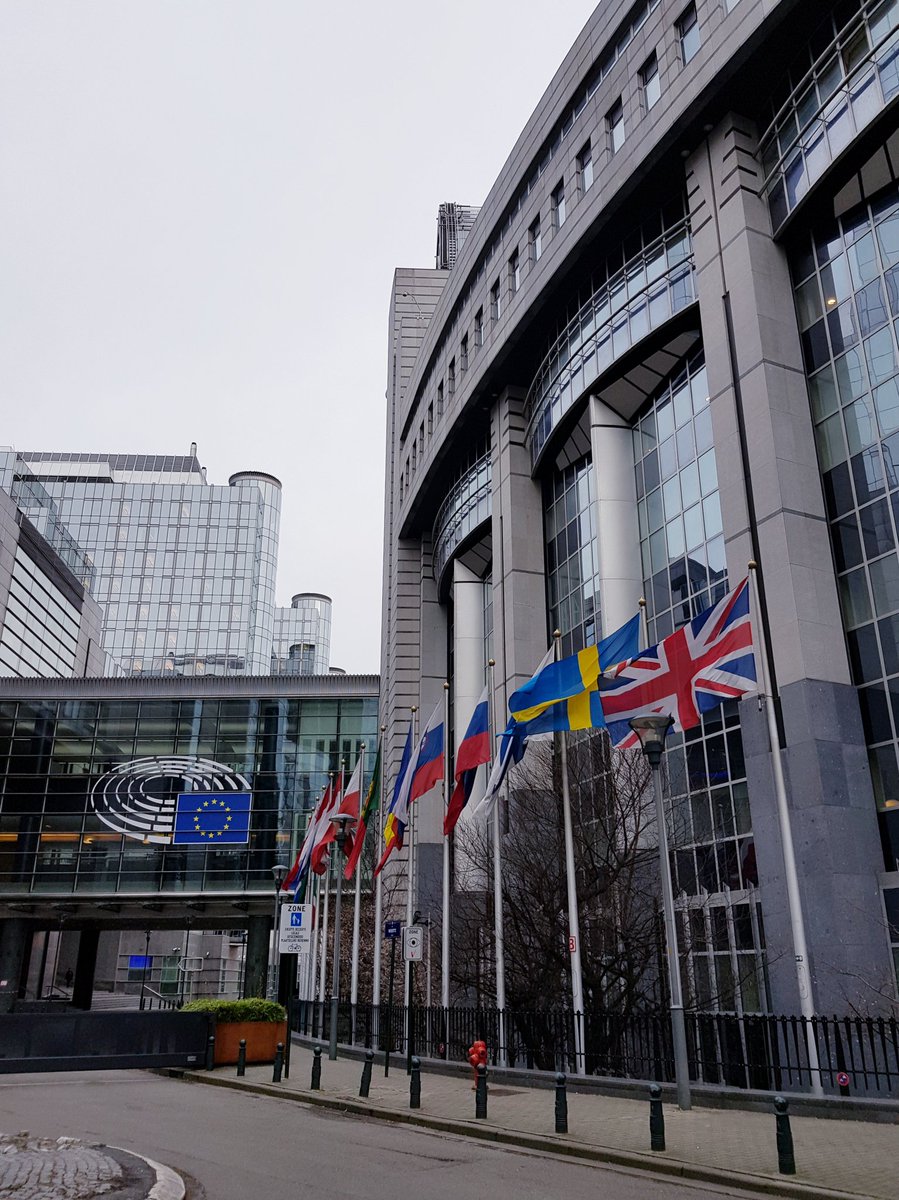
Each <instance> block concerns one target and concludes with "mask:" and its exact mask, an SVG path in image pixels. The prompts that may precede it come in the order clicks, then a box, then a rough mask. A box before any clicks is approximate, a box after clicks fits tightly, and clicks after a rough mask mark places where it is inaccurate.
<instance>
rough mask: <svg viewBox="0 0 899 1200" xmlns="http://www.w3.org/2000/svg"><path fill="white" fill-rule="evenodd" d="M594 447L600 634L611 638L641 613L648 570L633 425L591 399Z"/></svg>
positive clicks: (606, 406)
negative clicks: (639, 509) (642, 548)
mask: <svg viewBox="0 0 899 1200" xmlns="http://www.w3.org/2000/svg"><path fill="white" fill-rule="evenodd" d="M590 442H591V446H592V449H593V488H594V496H595V501H594V519H595V525H596V550H597V557H598V565H599V604H600V616H601V621H602V624H601V630H602V636H606V635H607V634H610V633H613V632H614V631H615V630H616V629H620V628H621V626H622V625H623V624H624V623H625V622H626V621H629V620H630V619H631V617H632V616H633V615H634V613H635V612H636V611H637V601H638V600H639V599H640V597H641V596H642V595H643V565H642V563H641V561H640V531H639V528H638V525H637V485H636V477H635V475H634V446H633V434H632V433H631V427H630V425H629V424H628V423H627V422H626V421H625V420H624V419H623V418H622V417H619V416H618V414H617V413H616V412H613V411H612V409H611V408H609V406H608V405H607V404H604V403H603V401H602V399H601V397H599V396H592V397H591V398H590Z"/></svg>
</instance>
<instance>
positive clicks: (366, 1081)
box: [359, 1050, 375, 1100]
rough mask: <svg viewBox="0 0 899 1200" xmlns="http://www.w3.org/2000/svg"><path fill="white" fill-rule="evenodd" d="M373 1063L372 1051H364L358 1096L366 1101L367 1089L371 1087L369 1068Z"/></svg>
mask: <svg viewBox="0 0 899 1200" xmlns="http://www.w3.org/2000/svg"><path fill="white" fill-rule="evenodd" d="M374 1061H375V1055H374V1051H373V1050H366V1051H365V1066H364V1067H363V1068H362V1082H361V1083H360V1084H359V1095H360V1096H361V1097H362V1099H363V1100H367V1099H368V1089H369V1088H370V1087H371V1068H372V1063H373V1062H374Z"/></svg>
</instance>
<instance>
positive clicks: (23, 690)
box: [0, 674, 378, 1011]
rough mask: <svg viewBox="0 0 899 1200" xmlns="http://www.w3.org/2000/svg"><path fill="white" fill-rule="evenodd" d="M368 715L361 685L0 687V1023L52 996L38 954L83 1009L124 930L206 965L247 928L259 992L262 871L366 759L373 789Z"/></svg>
mask: <svg viewBox="0 0 899 1200" xmlns="http://www.w3.org/2000/svg"><path fill="white" fill-rule="evenodd" d="M377 709H378V679H377V676H371V675H363V676H360V675H355V676H353V675H342V674H341V675H332V674H329V675H324V676H315V677H308V676H306V677H298V676H287V675H279V676H268V677H267V678H253V679H245V680H241V679H234V678H229V679H223V678H221V677H210V678H206V679H200V678H197V677H195V676H194V677H189V678H187V677H185V678H177V677H175V678H162V679H159V678H154V679H146V678H139V679H138V678H134V677H130V678H125V677H123V678H118V679H65V680H64V679H46V680H37V679H0V1011H5V1010H6V1009H8V1008H9V1007H10V1006H11V1005H13V1004H15V1003H16V1001H17V1000H21V999H23V998H34V997H36V996H38V995H40V996H43V995H44V991H43V986H44V984H45V982H46V981H50V982H51V983H52V984H53V985H54V986H59V985H60V983H61V976H60V975H59V972H58V971H57V969H56V968H55V967H54V966H53V964H52V963H51V965H50V966H49V967H47V970H46V972H45V966H46V963H45V960H46V957H47V947H48V946H51V947H52V946H55V947H56V950H55V951H54V961H56V960H58V959H59V953H58V951H59V947H60V946H62V947H63V959H62V960H60V961H63V962H65V961H68V960H66V958H65V955H66V954H67V953H68V954H70V955H71V960H70V961H71V965H72V966H73V968H74V974H75V976H76V984H75V990H76V991H78V992H79V993H80V1000H79V1002H80V1003H81V1004H82V1006H84V1007H89V1005H90V994H91V991H92V988H93V983H94V979H95V972H96V980H97V983H98V986H104V984H105V986H106V987H109V986H110V982H109V980H110V979H115V980H118V982H121V978H120V974H121V972H120V971H119V969H118V966H117V965H116V964H117V963H118V964H119V966H120V965H121V963H120V961H119V960H120V959H121V953H118V955H117V948H118V950H121V947H122V946H123V945H125V943H124V942H122V941H121V940H120V937H119V935H122V934H125V933H127V931H129V930H131V931H134V930H138V931H140V938H139V941H140V943H141V945H142V944H143V942H144V939H145V938H146V944H147V945H150V942H151V931H157V932H156V934H155V935H154V937H153V945H154V947H155V951H154V953H156V954H157V955H158V953H161V950H160V946H164V947H167V949H166V953H168V950H169V949H170V945H169V943H170V942H171V941H178V940H179V939H183V937H187V938H188V940H191V937H192V935H199V934H201V933H203V932H205V933H207V934H209V933H217V934H218V935H219V936H218V938H212V939H211V940H210V939H208V938H207V939H206V941H201V939H199V937H198V936H194V937H193V940H192V945H193V947H194V948H193V951H192V953H193V954H194V955H195V956H196V954H197V953H199V951H198V950H197V947H198V946H199V945H203V946H204V947H205V948H206V950H209V952H210V953H211V954H212V953H213V951H214V957H215V956H218V955H222V956H225V957H227V953H228V952H227V951H226V950H225V949H224V948H223V947H224V945H225V942H226V941H228V940H229V938H230V939H231V940H233V938H234V934H235V931H243V932H242V933H238V935H237V936H238V940H239V941H240V943H241V945H242V946H243V947H244V948H245V950H246V964H245V970H244V972H243V976H242V979H243V982H242V985H241V986H242V987H243V988H245V989H246V994H248V995H260V994H263V991H264V987H265V970H266V960H267V958H268V953H269V950H268V946H269V936H270V931H271V924H272V901H273V882H274V876H273V871H272V868H273V867H275V866H278V865H283V866H285V867H288V866H289V865H290V864H291V863H292V862H293V860H294V857H295V855H296V852H297V849H298V846H299V844H300V842H301V839H302V837H303V834H304V833H305V829H306V824H307V821H308V816H309V813H310V812H311V811H312V810H313V807H314V805H315V803H316V802H317V800H318V798H319V797H320V796H321V794H322V790H323V788H324V786H325V785H326V783H327V781H328V776H329V773H332V772H336V771H338V770H339V769H340V767H341V764H345V765H346V768H347V769H348V770H352V768H353V766H354V765H355V762H356V759H357V757H358V754H359V751H360V747H363V746H364V747H365V750H366V752H367V755H366V763H367V770H366V780H365V782H366V784H367V783H368V781H369V779H370V775H371V770H372V768H373V766H374V762H375V751H376V747H377V741H378V719H377ZM374 840H375V839H374V837H373V836H372V849H371V852H372V853H374ZM160 931H170V932H169V934H167V935H165V936H163V934H162V933H161V932H160ZM174 931H180V932H179V933H177V934H175V933H174ZM229 931H230V932H229ZM71 935H77V938H76V937H73V936H71ZM101 935H104V936H103V937H102V938H101ZM126 940H127V939H126ZM134 941H135V939H134V936H133V935H132V937H131V942H128V943H127V945H128V946H130V950H129V951H128V952H129V953H131V952H136V951H135V950H134V944H132V943H134ZM184 945H185V943H184V942H183V940H182V948H183V946H184ZM98 947H99V950H100V960H99V961H98V960H97V953H98ZM140 948H141V947H140V946H139V947H138V949H140ZM204 952H205V951H204ZM110 956H111V958H110ZM104 960H105V961H104ZM191 961H193V960H191ZM216 961H217V958H216ZM223 962H224V957H223ZM110 964H111V965H110ZM58 965H59V963H58V962H57V966H58ZM59 969H60V970H62V969H63V968H62V967H60V968H59ZM222 969H224V967H223V968H222ZM107 976H108V978H107ZM78 979H80V980H81V981H82V984H81V985H79V984H78V982H77V980H78ZM36 980H37V982H35V981H36ZM231 984H234V980H233V979H232V980H231ZM29 988H30V989H31V990H29ZM35 989H36V990H35ZM73 1002H74V1001H73Z"/></svg>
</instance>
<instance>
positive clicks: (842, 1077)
mask: <svg viewBox="0 0 899 1200" xmlns="http://www.w3.org/2000/svg"><path fill="white" fill-rule="evenodd" d="M837 1083H838V1084H839V1085H840V1087H841V1088H847V1087H849V1076H848V1075H847V1074H846V1072H845V1071H840V1073H839V1075H837Z"/></svg>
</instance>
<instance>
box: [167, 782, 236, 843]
mask: <svg viewBox="0 0 899 1200" xmlns="http://www.w3.org/2000/svg"><path fill="white" fill-rule="evenodd" d="M252 799H253V797H252V796H251V794H250V793H249V792H182V793H181V795H180V796H179V797H178V803H177V806H176V808H175V828H174V831H173V833H172V844H173V845H176V846H221V845H222V844H223V843H226V842H232V843H233V842H240V843H245V842H248V841H249V839H250V808H251V806H252Z"/></svg>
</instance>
